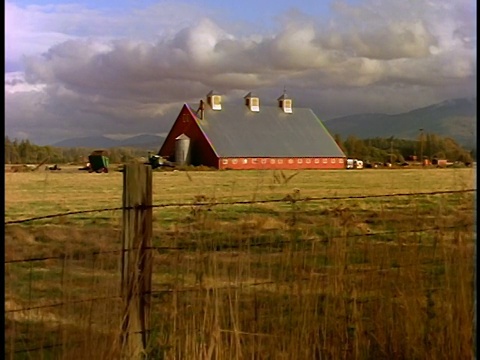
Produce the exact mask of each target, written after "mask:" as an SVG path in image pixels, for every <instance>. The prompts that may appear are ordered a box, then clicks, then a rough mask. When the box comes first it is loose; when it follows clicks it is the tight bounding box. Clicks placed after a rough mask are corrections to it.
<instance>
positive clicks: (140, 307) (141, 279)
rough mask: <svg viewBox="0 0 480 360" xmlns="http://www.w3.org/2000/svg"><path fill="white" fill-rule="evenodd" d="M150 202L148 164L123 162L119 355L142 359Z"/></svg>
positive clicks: (147, 293)
mask: <svg viewBox="0 0 480 360" xmlns="http://www.w3.org/2000/svg"><path fill="white" fill-rule="evenodd" d="M151 205H152V168H151V167H150V166H149V165H144V164H139V163H131V164H127V165H125V168H124V173H123V207H124V209H123V230H122V248H123V253H122V283H121V296H122V299H123V304H124V313H123V318H122V338H121V346H122V348H121V351H122V355H121V356H122V359H128V360H130V359H132V360H133V359H142V358H145V355H146V348H147V342H148V335H149V331H150V298H151V294H150V293H151V282H152V207H151ZM132 207H133V208H132ZM129 208H130V209H129Z"/></svg>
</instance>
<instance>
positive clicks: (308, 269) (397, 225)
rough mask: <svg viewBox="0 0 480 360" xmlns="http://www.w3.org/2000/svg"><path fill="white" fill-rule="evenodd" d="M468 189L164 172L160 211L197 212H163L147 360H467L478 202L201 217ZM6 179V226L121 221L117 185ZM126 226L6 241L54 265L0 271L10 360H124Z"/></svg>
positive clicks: (380, 174)
mask: <svg viewBox="0 0 480 360" xmlns="http://www.w3.org/2000/svg"><path fill="white" fill-rule="evenodd" d="M292 175H294V176H292ZM473 175H474V172H473V170H472V169H439V170H436V169H435V170H433V169H432V170H365V171H352V172H347V171H324V172H323V171H304V172H299V173H295V172H284V173H282V172H269V171H265V172H260V171H259V172H256V171H245V172H234V171H225V172H222V171H218V172H211V171H209V172H190V173H185V172H155V173H154V189H155V190H154V203H178V202H188V203H191V204H192V205H191V206H188V207H184V208H180V209H177V208H159V209H155V211H154V217H155V223H154V246H156V247H159V248H158V250H156V251H155V252H154V263H155V264H154V274H153V279H152V282H153V284H152V289H153V294H152V310H153V311H152V329H151V333H150V337H149V339H150V347H149V351H150V354H151V358H152V359H246V358H251V359H289V360H290V359H468V358H472V354H473V327H472V321H473V274H474V266H473V265H474V264H473V253H474V248H473V245H474V238H473V222H474V217H473V209H474V206H473V194H472V193H464V194H445V195H429V196H407V197H394V198H392V197H386V198H373V199H350V200H345V199H344V200H329V201H318V202H300V203H292V202H286V203H268V204H252V205H235V206H227V205H221V206H210V207H204V206H198V205H195V204H194V203H195V201H198V200H202V201H207V202H219V201H230V200H234V201H236V200H252V199H257V200H262V199H277V198H282V197H284V196H285V195H288V194H289V195H291V196H301V197H329V196H354V195H368V194H370V195H373V194H390V193H412V194H413V193H416V192H429V191H440V190H465V189H470V188H473V187H474V184H473ZM5 176H6V220H14V219H18V218H28V217H32V216H33V217H34V216H42V215H47V214H50V213H57V212H63V211H76V210H86V209H92V208H102V207H117V206H121V197H122V194H121V192H122V189H121V185H122V174H121V173H116V172H111V173H109V174H88V173H84V172H78V173H77V172H75V171H71V172H64V173H62V172H56V173H45V172H34V173H9V174H5ZM120 218H121V212H119V211H117V212H107V213H106V214H105V213H98V214H96V213H94V214H85V215H82V216H80V215H75V216H67V217H61V218H54V219H48V220H42V221H37V222H31V223H25V224H20V225H7V226H6V229H5V252H6V254H5V255H6V260H7V262H8V261H9V260H12V259H22V258H31V257H37V258H38V257H44V258H49V259H45V260H38V261H31V262H18V263H17V262H15V263H7V264H6V266H5V271H6V274H5V280H6V287H5V294H6V345H7V352H6V358H7V359H24V358H25V359H27V358H45V359H47V358H55V359H77V358H78V356H79V355H80V354H81V357H82V358H89V359H107V358H109V359H110V358H119V354H118V348H119V347H118V340H119V336H120V324H121V314H122V305H121V300H120V298H119V297H118V295H119V290H120V267H119V265H120V253H119V250H120V247H121V244H120V225H121V222H120V221H121V219H120ZM92 299H96V300H92ZM52 304H56V305H58V306H49V305H52ZM24 308H27V309H28V308H35V309H31V310H27V311H15V312H12V310H15V309H24Z"/></svg>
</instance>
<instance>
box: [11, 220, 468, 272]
mask: <svg viewBox="0 0 480 360" xmlns="http://www.w3.org/2000/svg"><path fill="white" fill-rule="evenodd" d="M474 225H475V224H473V223H467V224H458V225H452V226H434V227H428V228H420V229H410V230H392V231H378V232H371V233H369V232H367V233H360V234H347V235H344V236H332V237H328V238H327V239H322V238H315V239H296V240H284V241H278V240H275V241H267V242H253V243H248V244H224V245H216V246H215V248H214V249H210V250H211V251H220V250H221V251H225V250H232V249H240V248H244V247H257V248H258V247H268V246H279V245H286V244H291V243H296V244H300V243H312V242H329V241H334V240H338V239H343V238H345V237H347V238H349V239H350V238H362V237H376V236H388V235H399V234H414V233H422V232H430V231H441V230H455V229H461V228H467V227H470V226H474ZM204 248H205V246H204V245H202V244H197V243H192V244H190V245H185V246H152V247H147V248H144V250H157V251H185V250H197V249H204ZM136 250H138V249H136V248H130V249H118V250H107V251H92V252H85V253H82V254H78V253H77V254H76V258H79V256H82V259H83V257H85V258H86V257H91V256H92V257H93V256H99V255H106V254H120V253H125V252H129V251H136ZM68 259H70V260H78V259H73V258H72V256H71V255H70V254H62V255H57V256H42V257H32V258H23V259H10V260H5V261H4V264H5V265H8V264H15V263H17V264H18V263H30V262H39V261H49V260H68Z"/></svg>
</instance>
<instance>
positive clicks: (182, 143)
mask: <svg viewBox="0 0 480 360" xmlns="http://www.w3.org/2000/svg"><path fill="white" fill-rule="evenodd" d="M175 163H176V164H177V165H190V138H189V137H188V136H187V135H185V134H182V135H180V136H178V137H177V138H176V139H175Z"/></svg>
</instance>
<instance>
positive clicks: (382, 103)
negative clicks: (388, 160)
mask: <svg viewBox="0 0 480 360" xmlns="http://www.w3.org/2000/svg"><path fill="white" fill-rule="evenodd" d="M177 6H179V7H183V10H186V8H188V10H192V9H193V8H191V7H190V5H185V4H175V3H165V6H164V7H163V8H160V6H159V5H158V6H154V7H150V8H149V9H143V10H138V11H135V12H133V13H132V14H131V16H126V15H125V14H117V15H111V16H107V14H105V13H101V12H99V11H97V12H94V11H91V10H88V9H85V8H82V7H78V6H77V7H70V6H65V7H61V8H52V7H50V8H48V9H47V8H44V7H29V8H19V7H17V6H14V5H12V4H10V3H8V2H7V3H6V13H7V18H8V21H7V24H6V25H7V36H6V39H7V44H15V47H11V49H10V50H9V51H7V52H6V57H7V58H10V59H11V60H12V61H13V60H14V58H15V56H17V57H18V56H19V55H18V54H20V53H22V51H25V53H22V54H26V50H22V49H27V48H29V46H30V45H32V44H33V43H34V42H35V39H37V40H38V38H39V35H38V34H41V35H42V36H40V37H43V39H44V40H43V42H40V41H38V43H37V47H36V48H35V47H34V46H33V45H32V46H33V47H32V49H33V50H32V52H31V53H28V55H26V56H25V76H21V75H20V74H11V75H9V76H8V77H6V79H5V89H6V98H5V102H6V106H7V107H8V108H10V109H11V110H10V111H7V112H6V130H7V133H8V132H9V131H10V132H12V133H13V132H16V133H20V132H22V131H23V132H27V133H29V134H32V136H34V135H35V136H37V137H41V136H43V138H47V137H48V136H49V134H50V135H51V136H52V137H54V138H56V139H58V137H61V136H65V137H69V136H78V135H79V134H83V135H89V134H90V133H97V132H99V131H101V132H105V133H111V132H112V127H113V128H114V129H115V132H116V133H128V132H131V133H140V132H153V133H158V132H162V131H168V128H169V126H170V124H171V123H172V121H173V120H174V119H175V117H176V112H178V111H179V109H180V107H181V104H182V103H183V102H193V103H197V102H198V100H199V98H200V97H203V96H204V95H205V94H206V93H207V92H208V91H209V90H211V89H215V90H217V91H220V92H222V93H224V94H225V95H227V99H228V98H230V99H234V98H236V97H238V94H239V93H243V92H245V93H246V92H248V91H255V92H257V93H259V94H260V95H261V96H262V97H263V98H264V99H265V100H263V98H262V103H263V104H269V103H270V104H273V102H274V99H276V97H278V96H279V95H280V93H281V91H282V90H283V87H284V85H287V87H288V89H289V90H288V91H289V94H291V95H293V96H294V97H295V94H298V96H299V97H300V96H301V99H300V98H299V99H298V100H296V103H299V104H303V106H308V107H312V108H314V109H320V111H321V112H320V113H319V114H318V115H319V116H320V117H321V118H323V119H326V118H329V117H332V116H340V115H346V114H347V113H348V112H363V111H365V110H369V109H374V108H375V106H376V107H377V110H376V111H389V112H398V111H400V110H409V109H408V107H410V109H411V108H413V107H415V106H417V105H418V106H423V105H428V104H430V103H433V102H436V101H441V100H444V99H445V98H448V97H460V96H472V92H473V91H474V90H473V89H474V86H473V85H472V84H474V83H475V74H476V62H475V60H476V59H475V50H476V48H475V35H474V33H473V30H474V28H475V21H474V20H473V17H474V15H469V12H468V11H467V10H468V9H469V8H471V7H472V5H471V4H470V3H468V2H466V1H464V2H455V3H453V2H450V1H447V0H445V1H437V2H432V3H428V2H427V1H417V2H398V1H393V0H384V1H379V0H370V1H367V0H366V1H365V2H363V3H360V5H349V4H347V3H342V2H336V3H335V4H334V9H336V11H337V12H336V13H335V14H334V16H333V17H332V18H331V19H330V21H329V22H322V23H318V22H316V19H314V18H311V17H309V16H308V15H305V14H300V13H295V14H294V16H292V15H291V13H286V14H285V15H284V16H282V18H281V19H282V21H281V23H279V25H280V24H281V27H280V28H279V29H278V31H277V33H276V34H269V35H266V34H258V33H254V32H253V31H252V32H251V33H250V34H245V33H242V35H238V34H236V33H235V32H234V31H232V29H235V28H236V24H233V22H232V23H231V24H229V25H225V24H227V23H228V22H227V21H226V20H225V19H224V20H222V22H220V21H218V20H215V14H214V13H210V14H207V13H205V12H202V11H201V9H199V8H195V10H198V12H197V13H193V14H194V15H190V16H186V15H185V17H182V16H180V15H179V14H180V12H179V11H175V10H176V9H177ZM46 10H48V11H46ZM182 14H185V12H183V13H182ZM187 14H190V13H189V12H187ZM208 15H210V16H208ZM16 19H19V22H18V24H20V25H19V26H18V27H17V28H15V29H13V27H12V21H16ZM68 20H70V23H69V21H68ZM90 25H92V26H93V25H98V27H97V30H95V31H93V30H88V29H89V27H90ZM102 31H103V32H102ZM100 33H101V35H98V34H100ZM147 33H148V34H147ZM15 41H18V42H19V43H18V44H16V43H15ZM42 49H43V50H42ZM37 52H38V53H37ZM40 53H41V54H40ZM228 95H231V96H228ZM269 99H270V100H269ZM327 99H328V101H327ZM232 101H233V100H232ZM347 102H349V104H346V103H347ZM320 105H321V106H320ZM13 109H15V111H13ZM68 134H70V135H68Z"/></svg>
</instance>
